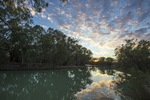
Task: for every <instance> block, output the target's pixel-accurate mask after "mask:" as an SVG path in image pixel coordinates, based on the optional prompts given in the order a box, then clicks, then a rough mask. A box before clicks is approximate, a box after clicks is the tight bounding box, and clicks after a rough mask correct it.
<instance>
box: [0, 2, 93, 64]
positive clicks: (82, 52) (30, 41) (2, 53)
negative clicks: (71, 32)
mask: <svg viewBox="0 0 150 100" xmlns="http://www.w3.org/2000/svg"><path fill="white" fill-rule="evenodd" d="M19 1H20V0H19ZM19 1H15V0H6V1H5V0H2V2H0V12H1V15H0V62H1V63H2V62H20V63H28V62H32V63H50V64H51V65H84V64H85V63H86V62H88V60H89V59H90V58H91V56H92V52H91V51H90V50H88V49H87V48H85V47H83V46H82V45H79V43H78V41H77V40H76V39H74V38H71V37H68V36H67V35H65V34H64V33H62V32H61V31H59V30H54V29H53V28H48V29H47V30H45V29H44V28H43V27H41V26H40V25H33V20H32V15H31V13H30V11H29V9H28V8H27V7H26V6H22V5H23V4H24V1H20V2H19ZM31 1H32V0H31ZM16 3H17V5H16ZM40 3H41V4H40V5H38V6H35V5H34V7H35V8H36V7H40V6H41V7H43V6H42V2H40ZM35 4H36V3H35ZM36 9H37V8H36Z"/></svg>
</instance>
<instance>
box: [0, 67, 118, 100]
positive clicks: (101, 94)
mask: <svg viewBox="0 0 150 100" xmlns="http://www.w3.org/2000/svg"><path fill="white" fill-rule="evenodd" d="M0 80H1V82H0V98H1V99H2V100H75V99H78V100H101V99H102V100H103V99H109V100H119V99H120V98H119V96H117V95H115V91H114V90H113V84H112V82H113V76H111V75H107V74H101V72H100V70H98V69H95V70H91V69H73V70H70V69H69V70H49V71H19V72H18V71H5V72H0Z"/></svg>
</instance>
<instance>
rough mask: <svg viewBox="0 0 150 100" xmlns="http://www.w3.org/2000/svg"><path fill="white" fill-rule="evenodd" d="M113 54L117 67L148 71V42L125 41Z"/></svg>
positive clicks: (149, 54)
mask: <svg viewBox="0 0 150 100" xmlns="http://www.w3.org/2000/svg"><path fill="white" fill-rule="evenodd" d="M115 54H116V57H117V60H118V63H119V65H120V66H122V67H124V68H132V67H134V68H137V69H139V70H142V71H145V70H146V69H150V64H149V62H150V41H146V40H140V41H137V40H135V39H131V40H126V43H125V44H122V46H120V47H118V48H116V49H115Z"/></svg>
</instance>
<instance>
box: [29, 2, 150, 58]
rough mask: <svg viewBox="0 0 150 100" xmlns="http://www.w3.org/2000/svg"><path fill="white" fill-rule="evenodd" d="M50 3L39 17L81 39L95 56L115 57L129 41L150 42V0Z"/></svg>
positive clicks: (51, 25)
mask: <svg viewBox="0 0 150 100" xmlns="http://www.w3.org/2000/svg"><path fill="white" fill-rule="evenodd" d="M49 4H50V7H49V8H47V9H46V10H45V11H44V12H42V13H40V14H39V15H38V16H40V17H41V18H42V19H45V20H47V23H49V24H50V25H49V26H50V27H53V28H55V29H58V30H61V31H62V32H64V33H65V34H67V35H68V36H71V37H75V38H77V39H79V40H80V43H81V44H83V46H86V47H87V48H88V49H91V50H92V51H93V53H95V54H94V55H97V54H98V52H99V55H103V54H104V53H103V52H104V51H105V54H106V55H113V52H114V49H115V48H116V47H117V46H118V45H120V44H121V43H124V42H123V41H124V40H125V39H130V38H138V39H147V40H148V39H150V35H149V34H150V30H149V28H150V17H149V16H150V7H149V5H150V1H149V0H148V1H147V0H125V1H120V0H109V1H106V0H86V1H84V0H83V1H82V0H70V1H69V4H66V5H64V6H62V5H60V2H59V3H58V2H56V1H54V0H52V1H50V2H49ZM31 13H32V14H33V15H35V12H34V11H31ZM36 15H37V14H36ZM42 25H44V24H42ZM46 25H47V24H46ZM88 44H90V45H88Z"/></svg>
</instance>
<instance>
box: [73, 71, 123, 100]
mask: <svg viewBox="0 0 150 100" xmlns="http://www.w3.org/2000/svg"><path fill="white" fill-rule="evenodd" d="M91 75H92V76H91V79H92V80H93V83H92V84H91V85H88V86H87V88H86V89H83V90H81V91H79V92H77V93H76V94H75V97H76V98H77V100H121V98H120V96H118V95H116V94H115V91H114V90H113V88H114V86H115V85H114V84H113V76H111V75H107V74H101V73H100V71H99V70H97V69H96V71H91Z"/></svg>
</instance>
